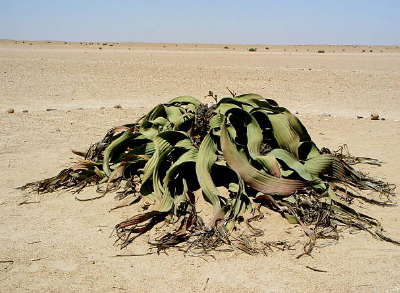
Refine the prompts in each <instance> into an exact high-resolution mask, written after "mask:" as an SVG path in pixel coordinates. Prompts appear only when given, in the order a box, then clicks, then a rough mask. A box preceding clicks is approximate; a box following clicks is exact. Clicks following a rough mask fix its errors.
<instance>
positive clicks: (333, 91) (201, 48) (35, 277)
mask: <svg viewBox="0 0 400 293" xmlns="http://www.w3.org/2000/svg"><path fill="white" fill-rule="evenodd" d="M224 47H227V48H224ZM267 47H268V49H266V48H267ZM100 48H101V49H100ZM249 48H257V52H249V51H248V49H249ZM318 50H324V53H318ZM399 81H400V49H399V48H398V47H387V46H333V45H332V46H328V45H320V46H319V45H314V46H311V45H310V46H269V45H263V46H261V45H231V44H221V45H206V44H167V43H166V44H162V43H159V44H145V43H109V42H108V43H89V42H83V43H79V42H78V43H70V42H56V41H42V42H37V41H11V40H2V41H0V101H1V104H0V121H1V127H0V133H1V135H0V169H1V170H2V172H1V177H0V261H1V262H0V292H125V291H126V292H231V293H233V292H400V269H399V263H400V247H399V246H395V245H394V244H391V243H387V242H383V241H380V240H377V239H374V238H373V237H371V235H369V234H368V233H366V232H359V231H353V230H349V229H345V230H343V231H342V232H341V234H340V240H339V241H338V243H336V244H333V245H329V246H326V247H316V248H315V249H314V251H313V252H312V254H311V256H304V257H301V258H299V259H296V256H297V255H299V254H300V253H301V252H302V247H303V244H304V243H305V242H306V240H307V239H306V237H305V236H304V235H303V234H304V233H303V232H302V231H301V229H300V228H299V227H297V226H293V225H290V224H288V223H287V222H286V220H284V219H282V218H281V217H280V216H279V215H278V214H276V213H273V212H272V211H268V210H266V209H265V210H264V212H265V213H266V217H265V219H263V220H261V221H260V222H259V223H258V227H259V228H261V229H263V230H264V231H265V236H264V240H266V241H277V240H285V241H290V242H295V241H297V240H299V242H298V243H297V244H296V245H295V250H286V251H279V250H277V249H275V250H274V251H269V252H268V254H267V255H266V256H265V255H258V256H250V255H247V254H244V253H243V252H240V251H234V252H229V253H228V252H216V253H213V254H212V255H213V257H214V258H213V257H205V258H204V259H203V258H199V257H193V256H189V255H186V256H185V255H184V253H183V252H180V251H176V250H170V251H168V252H167V254H165V253H161V254H160V255H157V254H152V255H145V256H135V257H115V256H116V255H118V254H139V253H146V252H147V251H148V245H147V240H148V239H147V237H146V236H143V237H141V238H139V239H137V240H136V241H135V242H134V243H132V244H131V245H129V246H128V247H127V248H126V249H123V250H120V247H119V246H118V245H114V242H115V240H116V237H115V236H113V235H111V237H110V234H112V231H113V228H114V225H115V224H116V223H118V222H121V221H123V220H125V219H126V218H128V217H130V216H132V215H134V214H136V213H137V212H138V211H140V204H139V205H136V206H130V207H126V208H123V209H118V210H113V211H110V209H111V208H112V207H114V206H116V205H118V203H119V202H118V201H116V200H115V199H114V196H113V194H108V195H107V196H106V197H104V198H101V199H99V200H96V201H89V202H79V201H77V200H75V196H74V195H73V194H72V193H71V192H56V193H53V194H46V195H37V194H27V193H26V192H23V191H21V190H18V189H16V188H17V187H19V186H22V185H24V184H25V183H27V182H32V181H36V180H39V179H44V178H47V177H50V176H53V175H55V174H57V173H58V172H59V171H60V170H61V169H63V168H66V167H68V166H70V165H71V164H72V163H73V162H75V161H76V160H77V157H76V156H75V155H73V154H72V153H71V150H72V149H74V150H86V149H87V147H88V146H89V145H90V144H92V143H95V142H97V141H98V140H100V139H101V138H102V137H103V136H104V135H105V133H106V132H107V130H108V129H110V128H111V127H113V126H118V125H122V124H125V123H130V122H133V121H135V120H136V119H137V118H139V117H140V116H141V115H143V114H145V113H146V112H147V111H148V110H150V109H151V108H152V107H154V106H155V105H157V104H158V103H162V102H166V101H168V100H169V99H171V98H174V97H176V96H180V95H192V96H194V97H197V98H199V99H203V97H204V96H205V95H206V94H207V93H208V91H210V90H211V91H213V92H214V93H215V94H217V95H218V96H219V97H223V96H229V92H228V91H227V89H226V88H227V87H228V88H229V89H231V90H232V91H235V92H237V93H239V94H243V93H250V92H252V93H258V94H260V95H262V96H264V97H265V98H271V99H274V100H276V101H277V102H278V103H279V104H280V105H281V106H284V107H287V108H288V109H289V110H291V111H292V112H293V113H295V112H296V113H298V114H297V116H298V117H299V118H300V120H301V121H302V122H303V123H304V124H305V126H306V127H307V129H308V131H309V133H310V134H311V136H312V138H313V140H314V141H315V142H316V144H317V145H318V146H319V147H323V146H325V147H328V148H330V149H332V150H335V149H337V148H338V146H340V145H343V144H347V145H348V147H349V149H350V151H351V153H352V154H354V155H357V156H369V157H373V158H376V159H379V160H380V161H383V162H386V163H384V164H383V165H382V166H381V167H373V166H365V165H359V166H357V168H359V169H360V170H362V171H364V172H368V173H369V174H370V175H371V176H375V177H378V178H383V179H384V180H386V181H388V182H390V183H393V184H396V185H397V186H399V185H400V177H399V166H400V147H399V141H400V122H399V119H400V82H399ZM204 101H205V102H208V103H211V102H212V99H210V98H207V99H204ZM118 104H120V105H121V106H122V109H116V108H114V107H113V106H114V105H118ZM101 107H102V108H101ZM10 108H12V109H14V111H15V112H14V113H6V112H7V110H8V109H10ZM24 110H27V111H28V112H23V111H24ZM371 113H378V114H379V115H380V117H383V118H385V120H378V121H371V120H370V119H369V116H370V114H371ZM329 115H330V116H329ZM357 116H363V117H364V118H361V119H358V118H357ZM94 195H96V193H95V189H94V188H87V189H85V190H84V191H83V192H82V193H81V194H80V196H81V197H91V196H94ZM23 203H25V204H23ZM354 207H355V208H356V209H358V210H360V211H364V212H365V213H368V214H370V215H373V216H374V217H376V218H377V219H379V220H380V221H381V222H382V225H383V227H384V229H385V231H386V234H387V235H388V236H390V237H392V238H395V239H397V240H399V239H400V230H399V224H400V207H399V206H395V207H386V208H382V207H378V206H373V205H370V204H366V203H361V202H355V203H354ZM318 244H321V243H317V246H318ZM6 261H7V262H6ZM307 267H312V268H317V269H320V270H323V271H325V272H318V271H314V270H311V269H309V268H307Z"/></svg>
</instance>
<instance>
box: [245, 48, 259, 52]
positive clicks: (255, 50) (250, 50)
mask: <svg viewBox="0 0 400 293" xmlns="http://www.w3.org/2000/svg"><path fill="white" fill-rule="evenodd" d="M247 50H248V51H249V52H257V48H250V49H247Z"/></svg>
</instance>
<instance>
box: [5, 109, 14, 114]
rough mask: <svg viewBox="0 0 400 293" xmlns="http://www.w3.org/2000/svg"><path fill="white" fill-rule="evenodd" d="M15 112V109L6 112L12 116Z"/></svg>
mask: <svg viewBox="0 0 400 293" xmlns="http://www.w3.org/2000/svg"><path fill="white" fill-rule="evenodd" d="M14 112H15V111H14V109H13V108H10V109H8V110H7V111H6V113H9V114H12V113H14Z"/></svg>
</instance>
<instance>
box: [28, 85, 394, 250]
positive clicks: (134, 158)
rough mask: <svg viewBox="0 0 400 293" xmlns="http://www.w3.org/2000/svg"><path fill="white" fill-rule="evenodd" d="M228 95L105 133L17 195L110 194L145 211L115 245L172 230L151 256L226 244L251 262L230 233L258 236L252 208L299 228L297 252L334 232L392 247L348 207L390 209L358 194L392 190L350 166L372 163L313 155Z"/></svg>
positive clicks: (291, 126) (301, 133)
mask: <svg viewBox="0 0 400 293" xmlns="http://www.w3.org/2000/svg"><path fill="white" fill-rule="evenodd" d="M231 93H232V96H233V97H226V98H223V99H221V100H220V101H217V97H216V96H214V95H213V94H212V92H210V96H212V97H213V98H214V99H215V101H216V102H217V103H216V104H215V105H213V106H211V107H208V106H207V105H205V104H202V103H201V102H200V101H199V100H198V99H195V98H193V97H190V96H181V97H177V98H175V99H172V100H170V101H169V102H168V103H165V104H160V105H158V106H156V107H155V108H153V109H152V110H151V111H150V112H148V113H147V114H146V115H145V116H143V117H142V118H140V119H139V120H138V121H137V122H135V123H132V124H127V125H123V126H119V127H115V128H113V129H111V130H109V131H108V133H107V134H106V135H105V137H104V138H103V139H102V140H101V141H100V142H98V143H96V144H94V145H92V146H91V147H90V148H89V149H88V151H86V152H77V151H74V153H75V154H77V155H79V156H82V157H83V159H82V160H80V161H78V162H77V163H76V164H74V165H73V166H72V167H71V168H68V169H65V170H62V171H61V172H60V173H59V174H58V175H56V176H54V177H52V178H49V179H45V180H41V181H38V182H33V183H29V184H27V185H25V186H24V187H23V188H24V189H26V188H33V189H34V190H36V191H38V192H40V193H47V192H53V191H55V190H59V189H73V190H74V191H75V192H79V191H81V190H82V189H83V188H84V187H86V186H88V185H98V191H99V192H100V193H101V195H100V196H98V197H96V198H100V197H103V196H104V195H105V194H106V193H108V192H111V191H117V190H118V197H119V198H127V197H133V198H132V199H131V202H132V203H133V202H137V201H138V200H139V199H143V200H145V201H147V202H149V203H150V204H151V206H150V208H149V210H148V211H146V212H143V213H141V214H138V215H134V216H133V217H131V218H129V219H127V220H125V221H123V222H121V223H119V224H117V225H116V231H117V235H118V238H119V240H120V241H121V243H122V246H126V245H128V244H129V243H131V242H132V241H133V240H134V239H135V238H136V237H138V236H139V235H142V234H144V233H146V232H147V231H149V230H150V229H152V228H153V227H154V226H155V225H157V224H158V223H162V222H167V223H169V222H174V223H175V225H174V227H175V230H174V229H173V228H171V230H170V232H168V233H166V234H165V235H164V236H163V237H161V238H159V239H158V240H157V241H155V242H152V244H153V245H155V246H156V247H157V248H158V249H165V248H168V247H171V246H175V245H178V244H180V243H188V246H187V249H196V248H199V249H201V250H202V251H208V250H210V249H215V248H216V247H218V246H219V245H222V244H229V245H232V246H235V247H237V248H239V249H241V250H243V251H245V252H248V253H256V252H257V251H259V249H261V248H260V247H257V246H256V245H255V244H254V242H252V241H249V238H246V236H244V234H240V235H235V233H236V232H235V226H237V224H238V223H240V222H243V220H244V219H245V220H246V221H245V223H246V225H247V227H248V229H249V231H250V232H251V233H252V235H253V236H259V235H261V234H262V231H261V232H260V230H259V229H256V228H254V227H253V226H251V224H250V221H252V220H255V219H258V218H261V217H262V216H261V215H262V214H261V213H260V214H258V215H256V216H254V214H252V213H254V212H255V211H260V208H261V206H265V207H268V208H270V209H271V210H273V211H275V212H278V213H280V214H281V215H282V216H283V217H285V218H286V219H287V220H288V221H289V222H290V223H293V224H300V225H301V227H302V228H303V229H304V231H305V233H306V234H307V236H308V237H309V242H308V243H307V244H306V245H305V253H310V252H311V250H312V249H313V247H314V244H315V241H316V239H317V238H335V239H337V238H338V231H337V226H338V225H347V226H351V227H354V228H357V229H362V230H365V231H368V232H369V233H371V234H372V235H373V236H375V237H380V238H382V239H384V240H387V241H391V242H394V243H396V242H395V241H393V240H391V239H390V238H388V237H386V236H384V235H383V234H382V229H381V228H380V224H379V222H378V221H377V220H376V219H374V218H372V217H370V216H368V215H366V214H363V213H360V212H357V211H356V210H354V209H353V208H351V207H350V206H349V204H350V203H351V202H352V201H353V200H354V199H356V198H357V199H360V200H364V201H367V202H370V203H375V204H379V205H389V204H390V202H388V201H376V200H371V199H368V198H365V197H363V196H362V194H360V193H358V192H357V190H373V191H376V192H378V193H380V194H381V195H384V196H386V197H387V199H390V197H391V196H392V195H393V194H394V187H393V186H392V185H389V184H387V183H385V182H383V181H380V180H377V179H373V178H370V177H368V176H367V175H365V174H363V173H361V172H359V171H356V170H355V169H354V168H352V167H351V164H355V163H358V162H361V161H363V162H368V163H371V164H379V162H377V161H376V160H373V159H370V158H357V157H352V156H350V155H347V154H346V153H343V152H331V151H329V150H328V149H326V148H323V149H319V148H318V147H317V146H316V145H315V144H314V142H313V141H312V140H311V137H310V135H309V134H308V132H307V130H306V128H305V127H304V126H303V124H302V123H301V122H300V120H299V119H298V118H297V117H296V116H295V115H293V114H292V113H291V112H289V111H288V110H287V109H286V108H283V107H281V106H279V105H278V104H277V103H276V102H275V101H274V100H271V99H264V98H262V97H261V96H259V95H256V94H246V95H240V96H236V95H235V93H233V92H231ZM219 187H220V188H219ZM221 187H222V188H223V189H224V190H225V192H222V191H221ZM196 190H201V192H202V197H203V198H204V200H205V201H206V202H207V203H209V206H210V211H211V210H212V216H211V217H210V219H208V220H207V221H206V224H204V223H205V222H204V221H203V219H202V218H201V216H200V215H199V213H198V212H197V209H196V207H197V206H198V200H199V199H196V197H195V195H194V192H195V191H196ZM234 235H235V236H234ZM397 244H398V242H397Z"/></svg>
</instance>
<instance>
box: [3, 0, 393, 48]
mask: <svg viewBox="0 0 400 293" xmlns="http://www.w3.org/2000/svg"><path fill="white" fill-rule="evenodd" d="M399 15H400V0H382V1H378V0H375V1H372V0H364V1H359V0H354V1H352V0H347V1H344V0H336V1H325V0H319V1H314V0H312V1H294V0H284V1H279V0H274V1H261V0H252V1H251V0H248V1H236V0H231V1H227V0H220V1H218V0H214V1H209V0H201V1H190V0H186V1H183V0H171V1H159V0H142V1H136V0H132V1H128V0H113V1H112V0H109V1H105V0H81V1H77V0H65V1H58V0H53V1H51V0H36V1H35V0H29V1H28V0H25V1H24V0H9V1H6V0H0V39H19V40H21V39H27V40H65V41H114V42H122V41H135V42H140V41H143V42H181V43H219V44H228V43H229V44H357V45H363V44H364V45H398V44H399V43H400V16H399Z"/></svg>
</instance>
